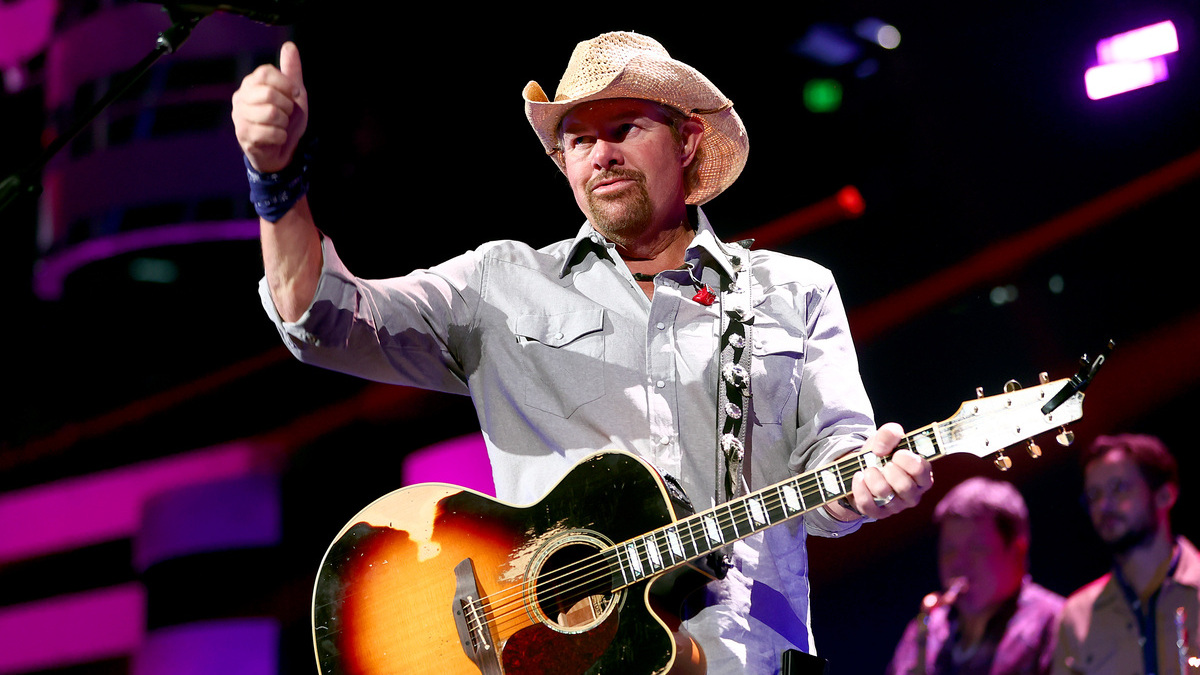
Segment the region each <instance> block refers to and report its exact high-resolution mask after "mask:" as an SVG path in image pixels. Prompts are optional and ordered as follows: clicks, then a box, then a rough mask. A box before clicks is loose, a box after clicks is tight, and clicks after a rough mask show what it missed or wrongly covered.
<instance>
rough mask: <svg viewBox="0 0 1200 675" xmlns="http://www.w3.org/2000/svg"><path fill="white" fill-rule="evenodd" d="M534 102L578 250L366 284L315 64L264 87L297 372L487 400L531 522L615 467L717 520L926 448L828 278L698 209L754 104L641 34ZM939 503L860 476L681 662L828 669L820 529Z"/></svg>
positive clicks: (255, 191) (774, 554)
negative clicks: (315, 214) (311, 120)
mask: <svg viewBox="0 0 1200 675" xmlns="http://www.w3.org/2000/svg"><path fill="white" fill-rule="evenodd" d="M524 98H525V107H526V115H527V117H528V119H529V121H530V124H531V125H532V126H533V128H534V131H535V132H536V133H537V135H538V137H539V139H540V140H541V142H542V144H543V146H544V148H545V149H546V151H547V152H548V154H549V155H550V156H551V158H552V159H553V160H554V161H555V163H556V164H557V165H558V167H559V168H560V169H561V170H562V171H563V173H564V174H565V175H566V177H567V180H568V182H569V184H570V187H571V190H572V192H573V193H574V195H575V200H576V202H577V203H578V205H579V208H580V210H581V211H582V212H583V213H584V215H585V216H586V217H587V222H586V223H585V224H584V225H583V227H582V228H580V229H579V231H578V234H576V235H575V236H574V237H573V238H571V239H567V240H565V241H562V242H560V243H558V244H554V245H551V246H549V247H546V248H543V249H540V250H535V249H533V248H531V247H530V246H528V245H525V244H522V243H518V242H513V241H497V242H492V243H489V244H485V245H484V246H481V247H480V248H478V249H476V250H474V251H470V252H468V253H466V254H463V255H462V256H459V257H457V258H454V259H452V260H450V261H447V262H446V263H443V264H441V265H438V266H435V267H434V268H432V269H429V270H418V271H415V272H413V273H411V274H409V275H407V276H405V277H401V278H397V279H389V280H384V281H367V280H362V279H358V278H356V277H354V276H353V275H351V274H350V272H348V271H347V269H346V267H345V266H344V265H343V264H342V262H341V261H340V260H339V258H338V257H337V254H336V252H335V250H334V248H333V244H332V242H330V241H329V240H328V239H327V238H323V237H322V236H321V235H320V234H319V232H318V230H317V228H316V226H315V225H314V223H313V220H312V215H311V213H310V211H309V209H308V206H307V202H306V200H305V198H304V197H303V196H302V195H303V186H304V177H303V176H304V166H303V164H304V163H303V161H299V158H296V159H297V161H293V160H294V156H295V155H296V153H297V144H298V143H299V141H300V138H301V136H302V135H303V133H304V129H305V124H306V118H307V114H308V99H307V93H306V92H305V89H304V84H303V77H302V74H301V66H300V59H299V53H298V51H297V49H296V47H295V46H294V45H291V44H290V43H289V44H287V45H284V47H283V50H282V52H281V55H280V68H278V69H276V68H274V67H272V66H263V67H260V68H259V69H258V70H256V71H255V72H254V73H252V74H251V75H249V76H248V77H247V78H246V79H245V80H244V81H243V83H242V86H241V88H240V89H239V90H238V92H237V93H236V94H235V95H234V109H233V117H234V121H235V126H236V129H237V134H238V139H239V142H240V143H241V145H242V148H243V150H244V151H245V153H246V156H247V163H248V164H249V165H250V167H249V168H250V175H251V185H252V190H251V194H252V199H253V200H254V201H255V204H256V207H258V208H259V209H260V211H259V213H260V215H264V217H263V219H262V246H263V260H264V264H265V266H266V278H265V279H264V281H263V283H262V284H260V292H261V295H262V299H263V304H264V307H265V308H266V310H267V312H268V314H270V315H271V317H272V318H273V319H274V320H275V321H276V323H277V325H278V327H279V330H280V333H281V335H282V336H283V339H284V341H285V343H286V344H287V345H288V346H289V348H290V349H291V350H292V351H293V352H294V353H295V354H296V356H297V357H298V358H300V359H301V360H304V361H306V362H310V363H315V364H319V365H322V366H325V367H329V368H334V369H337V370H341V371H345V372H349V373H353V374H356V375H360V376H363V377H368V378H372V379H376V380H381V381H386V382H394V383H398V384H406V385H412V386H420V387H426V388H430V389H437V390H442V391H450V392H456V393H463V394H469V395H470V396H471V397H472V399H473V402H474V403H475V406H476V410H477V411H478V414H479V420H480V425H481V427H482V430H483V434H484V437H485V440H486V442H487V446H488V452H489V457H490V460H491V463H492V469H493V475H494V480H495V485H496V491H497V495H498V496H499V497H500V498H501V499H504V500H507V501H510V502H516V503H530V502H533V501H536V500H537V499H538V498H539V497H541V496H542V494H543V493H544V492H545V491H546V490H547V489H549V488H550V487H551V486H552V485H553V484H554V482H555V481H556V480H557V479H558V478H559V477H560V476H561V475H562V474H563V473H565V472H566V471H567V470H568V469H569V468H570V467H571V466H573V465H574V464H575V463H577V462H578V461H580V460H581V459H583V458H584V457H586V456H588V455H589V454H591V453H593V452H595V451H598V450H604V449H621V450H627V451H629V452H632V453H635V454H637V455H639V456H641V457H642V458H644V459H646V460H647V461H649V462H650V463H651V464H653V465H654V466H655V467H656V468H657V469H658V471H659V472H660V473H662V474H663V475H664V477H666V479H667V480H668V482H669V483H672V484H678V485H679V486H681V487H682V490H683V492H685V493H686V496H687V497H688V498H690V500H691V502H692V503H693V504H694V505H695V507H696V508H697V509H698V510H699V509H705V508H709V507H711V506H714V505H715V504H716V503H717V502H718V501H719V500H723V499H725V498H726V497H728V496H729V495H731V494H737V493H738V492H739V491H741V490H744V489H745V487H746V486H747V485H748V486H750V487H752V488H758V487H763V486H766V485H770V484H772V483H776V482H779V481H781V480H784V479H786V478H788V477H790V476H792V475H794V473H795V472H798V471H801V470H804V469H808V468H814V467H817V466H821V465H823V464H825V463H828V462H829V461H830V460H832V459H834V458H836V457H839V456H842V455H844V454H846V453H849V452H851V451H854V450H857V449H859V448H863V449H866V450H868V451H871V452H873V453H875V455H877V456H883V455H888V454H889V453H891V451H892V450H893V449H894V448H895V446H896V444H897V441H898V439H899V438H900V436H901V435H902V433H903V432H902V431H901V430H900V429H899V427H898V426H896V425H894V424H890V425H884V426H883V427H882V428H880V429H879V430H875V428H874V425H873V423H872V421H871V413H870V404H869V402H868V400H867V397H866V395H865V393H864V391H863V387H862V383H861V380H860V378H859V375H858V370H857V361H856V357H855V354H854V347H853V344H852V342H851V339H850V335H849V332H848V329H847V326H846V318H845V311H844V309H843V307H842V304H841V299H840V297H839V295H838V292H837V288H836V286H835V285H834V283H833V279H832V276H831V275H830V274H829V272H828V271H826V270H824V269H823V268H820V267H818V266H817V265H815V264H813V263H811V262H808V261H805V260H800V259H796V258H790V257H786V256H782V255H778V254H774V253H770V252H765V251H754V252H749V251H748V250H747V249H746V248H744V247H742V246H739V245H730V244H726V243H723V242H721V241H719V240H718V239H717V237H716V235H715V234H714V232H713V229H712V227H711V225H709V223H708V220H707V219H706V218H705V216H704V214H703V213H702V212H701V211H700V210H699V208H698V205H699V204H701V203H703V202H705V201H707V200H709V199H711V198H712V197H714V196H716V195H717V194H719V193H720V192H721V191H722V190H724V189H725V188H726V187H728V186H729V185H730V184H731V183H732V182H733V181H734V180H735V179H736V178H737V176H738V174H739V173H740V172H741V170H742V167H743V165H744V164H745V160H746V152H747V149H748V144H747V140H746V134H745V129H744V128H743V126H742V123H741V120H740V119H739V118H738V116H737V114H736V113H735V112H734V111H733V109H732V102H730V101H729V100H728V99H726V98H725V97H724V96H723V95H722V94H721V93H720V91H719V90H717V88H716V87H715V86H714V85H713V84H712V83H711V82H709V81H708V80H707V79H705V78H704V76H702V75H701V74H700V73H698V72H696V71H695V70H694V69H692V68H691V67H689V66H687V65H685V64H683V63H681V62H679V61H676V60H674V59H672V58H671V57H670V55H669V54H667V52H666V50H665V49H663V48H662V46H661V45H659V44H658V43H657V42H655V41H654V40H652V39H650V38H647V37H645V36H641V35H637V34H634V33H607V34H604V35H601V36H599V37H597V38H595V39H593V40H589V41H586V42H583V43H580V44H579V46H578V47H577V48H576V50H575V52H574V54H573V55H572V57H571V61H570V63H569V65H568V67H567V71H566V73H565V74H564V76H563V78H562V81H561V82H560V84H559V88H558V92H557V95H556V96H555V100H554V101H550V100H549V99H548V97H547V96H546V95H545V94H544V93H543V92H542V89H541V87H539V86H538V85H537V84H536V83H534V82H531V83H530V84H529V85H528V86H527V87H526V88H525V91H524ZM480 114H484V111H481V113H480ZM418 236H419V234H418ZM723 310H724V311H723ZM747 336H749V339H745V338H746V337H747ZM723 351H724V352H725V353H726V354H732V355H734V357H737V358H740V359H742V360H740V361H736V362H733V361H729V360H728V359H724V360H723V358H722V352H723ZM739 355H740V356H739ZM747 362H748V363H747ZM719 373H720V379H719V378H718V374H719ZM747 376H748V377H749V379H750V384H749V385H747V384H746V383H745V378H746V377H747ZM749 390H752V391H753V398H752V399H749V397H748V396H743V395H744V394H748V393H749ZM751 400H752V402H753V405H752V406H751V405H750V401H751ZM743 421H744V422H745V423H744V424H743V423H742V422H743ZM718 423H720V424H721V425H722V429H721V432H718V428H717V425H718ZM743 460H745V462H744V464H743V463H742V461H743ZM931 483H932V475H931V473H930V468H929V463H928V461H926V460H925V459H923V458H921V457H918V456H917V455H915V454H913V453H911V452H907V451H900V452H897V453H895V456H894V457H893V458H892V461H890V462H888V463H887V464H886V465H884V466H882V468H880V467H871V468H869V469H868V470H866V471H862V472H859V473H858V474H856V475H855V477H854V480H853V482H852V486H851V489H850V490H849V491H842V492H838V493H837V494H839V495H841V496H842V499H841V500H840V501H839V502H838V503H832V504H829V505H826V506H825V507H821V508H820V509H818V510H816V511H813V512H811V513H809V514H807V515H806V516H805V517H804V518H803V520H802V522H801V521H795V520H793V521H789V522H788V523H786V524H783V525H780V526H779V527H775V528H771V529H769V530H766V531H765V532H763V533H760V534H758V535H754V536H751V537H749V538H748V539H745V540H743V541H740V542H738V543H736V544H734V545H733V546H732V550H731V553H730V555H729V567H728V570H727V574H726V575H725V577H724V579H722V580H720V581H714V582H713V583H710V584H709V585H708V586H707V587H705V588H704V590H703V592H702V593H699V594H697V597H693V598H692V599H690V600H689V602H688V607H687V608H686V609H685V610H683V616H682V619H683V623H682V626H681V630H680V633H679V635H677V640H679V642H680V644H681V646H682V648H683V651H684V653H683V654H682V656H681V658H680V659H679V661H678V662H677V663H682V662H683V661H685V660H687V658H688V654H687V653H686V652H687V650H688V648H689V645H691V644H692V642H691V640H693V639H694V641H695V642H696V643H698V644H699V645H700V646H701V647H702V649H703V656H700V653H699V650H693V651H692V657H693V660H694V661H695V662H697V663H698V664H703V662H704V660H705V659H706V660H707V664H708V669H709V671H710V672H713V673H736V672H747V673H774V672H777V670H778V668H779V659H780V654H781V653H782V652H783V651H784V650H786V649H791V648H800V649H802V650H804V651H809V652H811V651H813V645H812V638H811V633H810V631H809V629H808V623H809V619H808V581H807V575H806V573H807V558H806V554H805V548H804V538H805V533H806V530H807V531H808V532H812V533H816V534H820V535H824V536H838V535H841V534H845V533H849V532H851V531H853V530H855V529H857V527H858V525H859V524H860V523H861V522H862V520H863V518H864V517H865V518H884V517H887V516H890V515H892V514H894V513H896V512H897V511H899V510H901V509H903V508H907V507H909V506H911V505H913V504H914V503H916V502H917V500H918V499H919V497H920V495H921V494H922V493H923V492H924V491H925V490H926V489H928V488H929V486H930V484H931ZM686 635H690V636H691V637H690V638H681V637H680V636H686ZM630 672H636V664H630Z"/></svg>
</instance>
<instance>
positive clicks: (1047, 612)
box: [887, 477, 1063, 675]
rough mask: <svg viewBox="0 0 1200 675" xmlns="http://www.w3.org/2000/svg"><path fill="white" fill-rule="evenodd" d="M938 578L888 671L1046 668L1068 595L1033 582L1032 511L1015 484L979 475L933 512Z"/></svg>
mask: <svg viewBox="0 0 1200 675" xmlns="http://www.w3.org/2000/svg"><path fill="white" fill-rule="evenodd" d="M934 522H936V523H937V524H938V525H939V527H940V530H939V537H938V576H939V577H940V579H941V582H942V588H944V589H946V591H945V592H943V593H942V594H940V595H938V594H931V596H932V597H927V598H926V600H925V602H924V603H923V606H922V611H921V614H920V615H918V616H917V618H916V619H914V620H913V621H912V622H910V623H909V624H908V628H907V629H906V630H905V631H904V636H903V637H902V638H901V640H900V644H899V645H898V646H897V647H896V653H895V655H894V656H893V658H892V663H891V665H889V666H888V671H887V672H888V673H889V674H893V675H907V674H909V673H920V674H921V675H950V674H954V675H1016V674H1019V673H1048V672H1050V661H1051V657H1052V656H1053V654H1054V637H1055V629H1056V625H1057V624H1056V619H1057V618H1058V613H1059V611H1060V610H1061V609H1062V603H1063V599H1062V597H1061V596H1059V595H1057V594H1055V593H1052V592H1050V591H1048V590H1046V589H1045V588H1042V587H1041V586H1039V585H1037V584H1035V583H1033V581H1032V580H1030V578H1029V576H1028V573H1027V567H1028V560H1029V511H1028V509H1027V508H1026V507H1025V500H1024V499H1022V498H1021V493H1019V492H1017V490H1016V488H1014V487H1013V486H1012V484H1011V483H1004V482H999V481H994V480H991V479H988V478H982V477H976V478H971V479H969V480H967V481H964V482H963V483H962V484H960V485H958V486H957V487H955V488H954V489H953V490H951V491H950V492H949V493H947V494H946V496H945V497H944V498H943V499H942V501H940V502H938V505H937V508H936V509H935V510H934Z"/></svg>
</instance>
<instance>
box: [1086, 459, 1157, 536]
mask: <svg viewBox="0 0 1200 675" xmlns="http://www.w3.org/2000/svg"><path fill="white" fill-rule="evenodd" d="M1084 497H1085V499H1086V500H1087V505H1088V515H1090V516H1091V518H1092V526H1093V527H1095V528H1096V534H1097V535H1099V536H1100V539H1101V540H1102V541H1103V542H1104V543H1105V544H1107V545H1108V546H1109V547H1110V548H1112V549H1114V550H1115V551H1117V552H1118V553H1120V552H1124V551H1127V550H1129V549H1130V548H1133V547H1134V546H1137V545H1138V544H1140V543H1142V542H1144V541H1146V540H1147V539H1149V538H1150V537H1151V536H1152V535H1153V534H1154V530H1155V526H1156V514H1155V507H1154V494H1153V493H1152V492H1151V490H1150V486H1149V485H1148V484H1147V483H1146V479H1145V478H1143V477H1142V472H1141V471H1140V470H1139V469H1138V467H1137V464H1136V463H1134V461H1133V460H1132V459H1130V457H1129V455H1128V454H1126V453H1125V451H1123V450H1109V451H1108V452H1107V453H1105V454H1104V455H1103V456H1101V457H1100V458H1098V459H1096V460H1093V461H1092V462H1091V463H1089V464H1088V465H1087V467H1085V469H1084Z"/></svg>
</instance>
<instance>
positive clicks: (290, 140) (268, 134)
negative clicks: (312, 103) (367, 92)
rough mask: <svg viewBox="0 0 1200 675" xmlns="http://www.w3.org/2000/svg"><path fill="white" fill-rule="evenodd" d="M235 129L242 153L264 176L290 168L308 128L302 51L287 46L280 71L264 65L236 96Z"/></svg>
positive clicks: (287, 43)
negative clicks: (288, 166)
mask: <svg viewBox="0 0 1200 675" xmlns="http://www.w3.org/2000/svg"><path fill="white" fill-rule="evenodd" d="M232 116H233V128H234V130H235V131H236V133H237V139H238V143H239V144H240V145H241V146H242V152H244V153H245V154H246V157H247V158H249V160H250V164H251V166H253V167H254V168H255V169H256V170H258V171H259V172H261V173H274V172H276V171H280V170H282V169H284V168H285V167H287V165H288V164H289V163H290V162H291V161H292V155H294V154H295V152H296V145H297V144H298V143H299V142H300V138H301V137H302V136H304V130H305V129H306V128H307V126H308V92H307V91H305V89H304V74H303V71H302V70H301V68H300V50H299V49H297V48H296V45H295V44H293V43H291V42H286V43H284V45H283V48H282V49H281V50H280V52H279V67H278V68H276V67H275V66H273V65H270V64H264V65H261V66H259V67H258V68H257V69H255V71H254V72H252V73H250V74H249V75H247V76H246V77H245V79H243V80H242V86H241V87H239V88H238V90H237V91H236V92H234V94H233V115H232Z"/></svg>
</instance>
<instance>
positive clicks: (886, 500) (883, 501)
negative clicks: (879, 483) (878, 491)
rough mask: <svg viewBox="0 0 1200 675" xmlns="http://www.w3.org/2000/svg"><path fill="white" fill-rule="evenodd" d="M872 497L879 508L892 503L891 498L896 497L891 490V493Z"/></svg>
mask: <svg viewBox="0 0 1200 675" xmlns="http://www.w3.org/2000/svg"><path fill="white" fill-rule="evenodd" d="M872 498H873V499H874V500H875V506H878V507H879V508H881V509H882V508H883V507H885V506H887V505H888V504H891V503H892V500H893V499H895V498H896V493H895V492H893V493H892V494H890V495H888V496H886V497H872Z"/></svg>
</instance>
